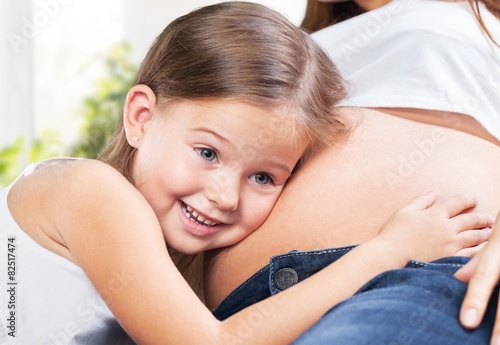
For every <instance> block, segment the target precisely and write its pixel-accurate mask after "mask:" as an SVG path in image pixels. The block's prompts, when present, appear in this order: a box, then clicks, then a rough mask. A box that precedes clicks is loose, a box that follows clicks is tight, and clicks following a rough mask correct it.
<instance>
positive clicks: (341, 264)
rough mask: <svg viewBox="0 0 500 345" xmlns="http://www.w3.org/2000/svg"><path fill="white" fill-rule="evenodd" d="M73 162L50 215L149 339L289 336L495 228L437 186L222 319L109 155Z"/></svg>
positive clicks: (47, 197) (125, 318) (126, 318)
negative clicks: (366, 236)
mask: <svg viewBox="0 0 500 345" xmlns="http://www.w3.org/2000/svg"><path fill="white" fill-rule="evenodd" d="M68 170H70V171H68V172H67V173H65V174H63V175H64V176H63V175H61V176H63V177H64V178H61V179H60V181H52V182H51V183H50V184H49V186H50V185H52V187H53V188H41V189H39V190H34V191H33V192H34V193H39V196H40V197H42V198H43V200H44V205H45V207H44V212H45V214H44V219H53V220H56V222H55V223H54V224H52V226H53V227H55V228H56V229H57V231H58V235H57V236H55V237H56V238H60V242H61V244H62V245H63V246H64V247H66V248H68V250H69V252H70V255H71V259H72V260H73V261H74V262H76V263H77V264H78V265H80V266H81V267H82V268H83V270H84V271H85V273H86V274H87V275H88V277H89V279H90V280H91V281H92V283H93V284H94V286H95V287H96V289H97V291H99V292H100V293H101V292H105V293H101V295H102V296H103V299H104V300H105V302H106V303H107V304H108V306H109V308H110V309H111V311H112V312H113V314H114V315H115V316H116V318H117V320H118V321H119V322H120V323H121V325H122V326H123V327H124V329H125V330H126V331H127V332H128V333H129V334H130V335H131V337H132V338H134V340H135V341H137V342H138V343H139V344H179V343H184V344H217V345H219V344H226V343H228V344H264V343H266V344H288V343H290V342H291V341H293V340H294V339H295V338H296V337H298V336H299V335H300V334H301V333H302V332H304V331H305V330H306V329H307V328H308V327H310V326H311V325H312V324H313V323H314V322H315V321H317V320H318V319H319V318H320V317H321V316H322V315H323V314H324V313H325V312H326V311H328V309H330V308H331V307H332V306H333V305H335V304H336V303H338V302H340V301H342V300H344V299H346V298H347V297H349V296H351V295H352V294H353V293H354V292H355V291H356V290H357V289H359V288H360V287H361V286H362V285H363V284H364V283H365V282H367V281H368V280H369V279H371V278H373V277H374V276H376V275H377V274H379V273H381V272H383V271H386V270H389V269H393V268H399V267H402V266H404V265H405V264H406V262H407V261H408V260H409V259H411V258H415V259H420V260H432V259H435V258H438V257H441V256H444V255H451V254H455V253H456V252H457V251H459V250H460V249H461V248H465V247H471V246H473V245H476V244H478V243H480V242H482V241H484V240H485V239H486V238H487V235H485V233H487V231H465V230H467V229H477V228H484V227H488V226H490V223H491V221H489V218H488V217H486V216H481V215H478V214H474V215H473V216H471V215H458V214H459V213H460V212H461V211H463V210H465V209H468V208H471V207H474V206H475V204H476V203H475V201H474V199H472V198H466V197H460V198H458V197H456V198H450V199H447V200H444V201H442V202H436V203H434V201H435V198H436V197H435V195H432V194H429V195H426V196H424V197H421V198H419V199H416V200H414V201H413V202H412V203H411V204H410V205H409V206H407V207H405V208H403V209H402V210H400V211H398V212H397V213H396V214H395V216H394V217H393V218H391V220H390V221H389V222H388V223H387V225H386V226H385V227H384V229H383V231H382V232H381V234H380V235H379V236H378V237H376V238H375V239H373V240H371V241H368V242H366V243H364V244H362V245H360V246H358V247H357V248H355V249H353V250H352V251H351V252H349V253H348V254H346V255H344V256H343V257H342V258H341V259H339V260H338V261H336V262H335V263H334V264H332V265H330V266H328V267H327V268H325V269H324V270H322V271H321V272H319V273H317V274H315V275H314V276H312V277H310V278H309V279H307V280H306V281H304V282H301V283H300V284H297V285H295V286H293V287H291V288H289V289H287V290H286V291H283V292H281V293H280V294H278V295H276V296H273V297H271V298H269V299H267V300H264V301H261V302H260V303H257V304H255V305H253V306H250V307H248V308H246V309H245V310H243V311H241V312H239V313H237V314H236V315H234V316H232V317H230V318H229V319H227V320H225V321H223V322H219V321H217V320H216V319H215V318H214V317H213V316H212V314H211V313H210V311H209V310H208V309H207V308H206V307H205V306H204V305H203V304H202V303H201V302H200V300H199V299H198V298H197V297H196V295H195V294H194V292H192V290H191V289H190V288H189V286H188V284H187V283H186V282H185V281H184V279H183V278H182V276H181V275H180V273H179V272H178V270H177V269H176V267H175V266H174V264H173V263H172V261H171V259H170V257H169V255H168V252H167V247H166V245H165V241H164V238H163V235H162V231H161V228H160V226H159V224H158V221H157V218H156V216H155V214H154V212H153V211H152V209H151V207H150V206H149V204H148V203H147V202H146V201H145V199H144V198H143V197H142V195H141V194H140V193H139V192H138V191H137V190H136V189H135V188H134V187H133V186H132V185H130V184H129V183H128V182H127V181H126V180H125V179H124V178H123V177H122V176H121V175H120V174H119V173H118V172H116V171H115V170H114V169H112V168H110V167H109V166H107V165H105V164H103V163H100V162H96V161H83V162H81V163H79V164H78V166H75V167H74V168H69V169H68ZM35 185H36V184H35ZM63 210H64V211H63ZM457 215H458V216H457ZM116 274H120V275H121V277H123V279H122V280H121V283H122V284H121V286H116V280H113V277H114V276H115V275H116ZM338 277H342V279H338ZM284 330H286V331H284Z"/></svg>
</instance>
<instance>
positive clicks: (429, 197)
mask: <svg viewBox="0 0 500 345" xmlns="http://www.w3.org/2000/svg"><path fill="white" fill-rule="evenodd" d="M436 199H437V194H436V193H435V192H428V193H426V194H424V195H420V196H417V197H415V198H413V199H412V200H411V201H410V202H409V203H408V204H407V205H406V206H404V207H402V208H401V210H405V209H407V210H426V209H428V208H429V207H431V206H432V205H434V203H435V202H436Z"/></svg>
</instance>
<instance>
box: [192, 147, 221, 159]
mask: <svg viewBox="0 0 500 345" xmlns="http://www.w3.org/2000/svg"><path fill="white" fill-rule="evenodd" d="M196 152H198V154H199V155H200V156H201V158H203V159H204V160H207V161H209V162H213V161H214V160H216V159H217V153H216V152H215V151H214V150H212V149H204V148H202V149H200V148H199V149H196Z"/></svg>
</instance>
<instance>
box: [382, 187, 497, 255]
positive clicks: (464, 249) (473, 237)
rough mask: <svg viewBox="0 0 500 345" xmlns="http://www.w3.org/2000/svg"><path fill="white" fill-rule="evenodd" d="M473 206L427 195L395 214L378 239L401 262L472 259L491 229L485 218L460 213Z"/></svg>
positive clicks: (470, 201) (472, 202)
mask: <svg viewBox="0 0 500 345" xmlns="http://www.w3.org/2000/svg"><path fill="white" fill-rule="evenodd" d="M476 205H477V201H476V200H475V199H474V198H472V197H470V196H465V195H457V196H454V197H449V198H445V199H442V200H437V196H436V194H435V193H432V192H431V193H427V194H425V195H423V196H420V197H417V198H415V199H414V200H412V201H411V202H410V203H409V204H408V205H406V206H404V207H403V208H401V209H399V210H398V211H396V212H395V213H394V214H393V216H392V217H391V218H389V220H388V221H387V222H386V223H385V224H384V226H383V227H382V230H381V232H380V234H379V236H378V237H382V238H384V237H385V239H386V240H389V241H390V242H391V245H392V248H391V250H397V251H399V253H400V255H403V256H404V257H403V258H404V259H405V260H409V259H415V260H421V261H432V260H436V259H439V258H442V257H445V256H452V255H461V256H473V255H475V254H476V253H477V252H478V251H479V250H480V248H481V247H482V245H481V244H484V242H485V241H487V240H488V238H489V235H490V233H491V230H490V229H489V227H491V226H492V225H493V222H492V218H491V217H490V216H488V215H484V214H480V213H477V212H470V213H462V212H464V211H466V210H470V209H472V208H474V207H475V206H476ZM499 262H500V261H499Z"/></svg>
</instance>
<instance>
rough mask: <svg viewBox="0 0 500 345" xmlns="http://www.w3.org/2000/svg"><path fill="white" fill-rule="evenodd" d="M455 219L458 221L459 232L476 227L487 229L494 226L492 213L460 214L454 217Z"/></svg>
mask: <svg viewBox="0 0 500 345" xmlns="http://www.w3.org/2000/svg"><path fill="white" fill-rule="evenodd" d="M453 221H455V222H456V229H457V230H458V232H459V233H460V232H462V231H468V230H474V229H487V228H491V227H492V226H493V218H492V217H491V216H490V215H487V214H482V213H477V212H474V213H464V214H459V215H458V216H455V217H453ZM489 233H491V231H489Z"/></svg>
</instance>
